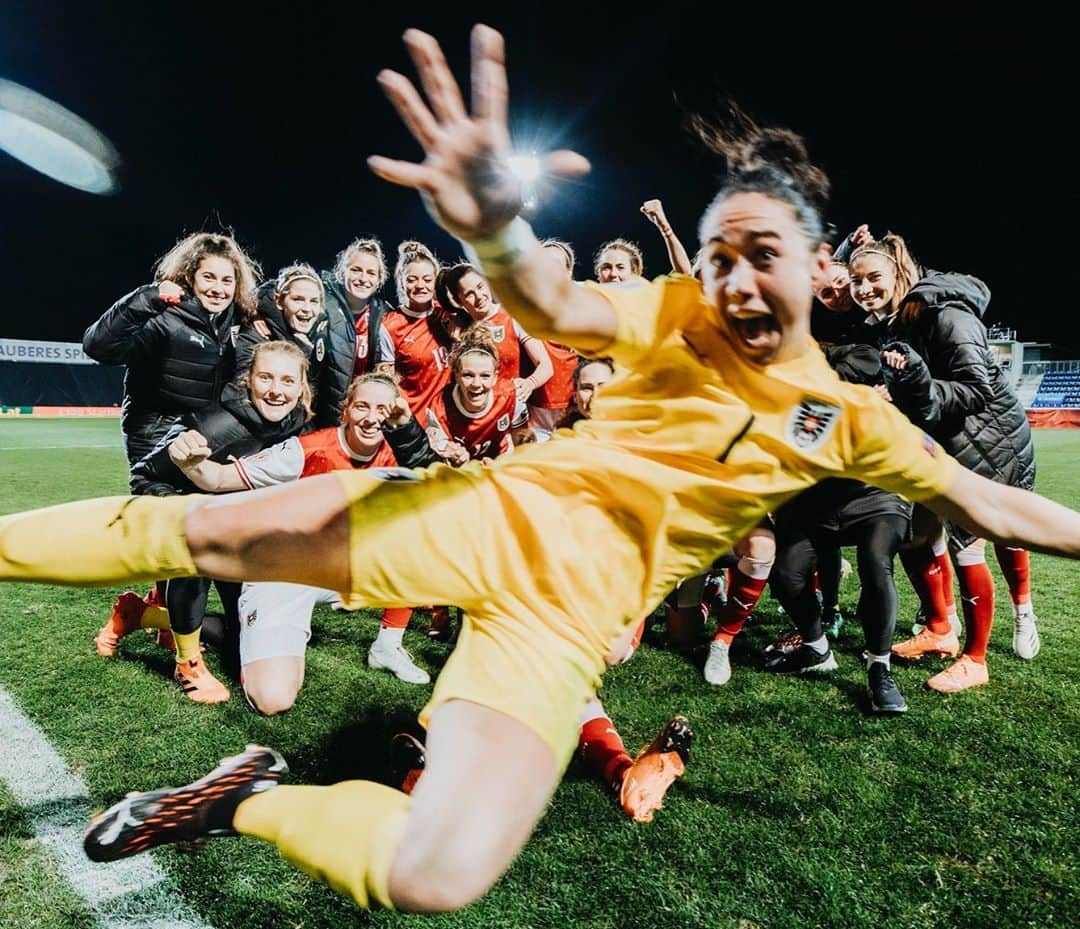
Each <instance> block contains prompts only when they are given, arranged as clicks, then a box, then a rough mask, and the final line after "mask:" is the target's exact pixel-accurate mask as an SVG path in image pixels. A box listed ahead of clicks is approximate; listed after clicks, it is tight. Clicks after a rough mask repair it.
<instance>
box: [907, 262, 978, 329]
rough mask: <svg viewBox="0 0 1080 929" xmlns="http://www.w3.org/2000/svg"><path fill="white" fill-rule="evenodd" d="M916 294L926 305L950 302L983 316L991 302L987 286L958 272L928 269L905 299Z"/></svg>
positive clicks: (952, 304)
mask: <svg viewBox="0 0 1080 929" xmlns="http://www.w3.org/2000/svg"><path fill="white" fill-rule="evenodd" d="M912 297H918V298H919V299H920V300H922V301H923V303H925V304H926V305H927V306H928V307H931V308H933V307H936V306H942V305H944V304H946V303H947V304H949V305H951V306H954V307H958V308H960V309H964V310H967V312H969V313H971V314H972V315H973V316H974V317H975V318H976V319H982V317H983V314H984V313H985V312H986V308H987V307H988V306H989V305H990V288H989V287H987V286H986V284H984V283H983V282H982V281H980V280H979V279H978V278H977V277H972V276H971V275H970V274H960V273H959V272H957V271H927V272H926V273H925V274H924V275H923V276H922V278H920V279H919V282H918V283H917V284H916V285H915V286H914V287H912V288H911V292H910V293H909V294H908V296H907V299H909V300H910V299H911V298H912Z"/></svg>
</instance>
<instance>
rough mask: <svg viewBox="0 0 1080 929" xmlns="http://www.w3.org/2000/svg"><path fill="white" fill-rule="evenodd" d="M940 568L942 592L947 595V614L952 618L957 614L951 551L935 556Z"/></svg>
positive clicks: (946, 550)
mask: <svg viewBox="0 0 1080 929" xmlns="http://www.w3.org/2000/svg"><path fill="white" fill-rule="evenodd" d="M934 557H935V558H936V559H937V563H938V567H939V568H941V590H942V593H944V594H945V612H946V613H948V614H949V615H950V616H952V615H953V613H955V612H956V598H955V597H954V596H953V569H952V560H951V559H950V558H949V550H948V549H945V551H943V552H942V553H941V554H940V555H934Z"/></svg>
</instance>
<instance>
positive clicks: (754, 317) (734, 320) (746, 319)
mask: <svg viewBox="0 0 1080 929" xmlns="http://www.w3.org/2000/svg"><path fill="white" fill-rule="evenodd" d="M728 321H729V322H730V324H731V329H732V331H733V332H734V333H735V335H736V336H737V337H738V339H739V341H740V342H742V343H743V344H744V345H746V346H747V347H748V348H751V349H764V348H771V347H772V346H773V345H775V344H776V342H777V341H778V340H779V338H780V324H779V323H778V322H777V321H776V317H775V316H770V315H767V314H765V313H747V314H744V315H740V316H732V315H729V316H728Z"/></svg>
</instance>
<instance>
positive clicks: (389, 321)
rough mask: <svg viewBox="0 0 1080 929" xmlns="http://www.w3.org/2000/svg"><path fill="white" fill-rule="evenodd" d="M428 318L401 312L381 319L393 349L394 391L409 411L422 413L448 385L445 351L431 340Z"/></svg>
mask: <svg viewBox="0 0 1080 929" xmlns="http://www.w3.org/2000/svg"><path fill="white" fill-rule="evenodd" d="M433 325H434V324H433V322H432V320H431V314H430V313H429V314H426V315H424V316H414V315H413V314H411V313H409V312H408V311H406V310H403V309H397V310H391V311H390V312H389V313H387V314H386V316H385V317H384V318H383V327H384V328H385V329H386V333H387V335H388V336H389V337H390V341H391V342H392V343H393V345H394V371H395V373H396V374H397V376H398V387H399V388H400V389H401V392H402V393H403V394H404V395H405V400H406V401H407V402H408V404H409V408H410V409H411V410H425V409H427V407H428V406H429V405H430V404H431V402H432V400H433V398H434V397H435V395H436V394H437V393H438V392H439V391H440V390H441V389H442V388H443V387H445V386H446V385H447V384H448V383H449V382H450V369H449V367H448V365H447V361H446V358H447V353H446V348H445V347H444V346H443V345H442V344H441V343H440V342H439V340H438V339H437V338H436V337H435V330H434V328H433Z"/></svg>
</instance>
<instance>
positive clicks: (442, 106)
mask: <svg viewBox="0 0 1080 929" xmlns="http://www.w3.org/2000/svg"><path fill="white" fill-rule="evenodd" d="M405 47H406V48H407V49H408V51H409V55H410V56H411V57H412V60H413V64H414V65H416V71H417V73H418V74H419V75H420V83H421V84H423V86H424V93H426V94H427V98H428V101H429V102H430V103H431V108H432V109H433V110H434V111H435V115H436V116H437V117H438V118H439V120H440V121H441V122H453V121H454V120H458V119H464V118H465V115H466V113H465V101H464V100H462V98H461V90H460V89H459V88H458V85H457V81H455V80H454V75H453V74H452V73H451V72H450V66H449V65H448V64H447V63H446V58H445V57H443V53H442V49H441V48H439V43H438V42H436V41H435V38H434V36H430V35H428V34H427V33H426V32H421V31H420V30H419V29H409V30H407V31H406V32H405Z"/></svg>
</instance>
